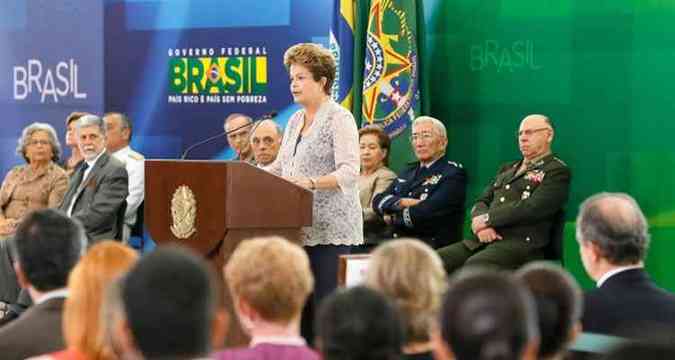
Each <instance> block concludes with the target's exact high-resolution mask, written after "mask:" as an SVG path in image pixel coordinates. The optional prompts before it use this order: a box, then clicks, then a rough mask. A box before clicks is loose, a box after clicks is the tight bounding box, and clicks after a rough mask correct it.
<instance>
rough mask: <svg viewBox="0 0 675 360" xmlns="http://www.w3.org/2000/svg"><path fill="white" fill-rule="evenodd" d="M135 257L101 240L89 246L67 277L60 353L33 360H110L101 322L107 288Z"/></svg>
mask: <svg viewBox="0 0 675 360" xmlns="http://www.w3.org/2000/svg"><path fill="white" fill-rule="evenodd" d="M137 259H138V254H136V252H135V251H134V250H133V249H131V248H129V247H127V246H124V245H122V244H121V243H119V242H116V241H112V240H105V241H102V242H99V243H97V244H96V245H94V246H92V247H91V248H90V249H89V251H87V253H86V254H85V255H84V256H83V257H82V258H81V259H80V261H79V262H78V264H77V265H76V266H75V268H74V269H73V271H72V272H71V273H70V276H69V277H68V298H67V299H66V303H65V307H64V310H63V331H64V334H63V336H64V339H65V342H66V349H65V350H64V351H60V352H56V353H53V354H50V355H46V356H41V357H39V358H37V359H41V360H48V359H55V360H58V359H82V360H84V359H87V360H94V359H113V358H115V357H114V352H113V351H112V347H111V345H110V344H108V343H106V340H107V339H108V337H107V336H105V335H106V331H107V327H106V324H104V323H103V321H101V319H103V317H102V316H101V312H102V306H103V301H104V299H105V296H106V290H107V287H108V285H110V284H111V283H113V282H114V281H115V280H116V279H117V278H119V277H120V276H122V275H124V274H125V273H126V272H127V271H128V270H129V269H131V267H132V266H133V265H134V264H135V263H136V260H137Z"/></svg>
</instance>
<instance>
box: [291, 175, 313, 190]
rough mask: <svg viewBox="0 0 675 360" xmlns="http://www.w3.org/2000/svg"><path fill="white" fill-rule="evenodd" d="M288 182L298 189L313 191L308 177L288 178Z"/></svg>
mask: <svg viewBox="0 0 675 360" xmlns="http://www.w3.org/2000/svg"><path fill="white" fill-rule="evenodd" d="M288 181H290V182H292V183H293V184H295V185H298V186H300V187H303V188H305V189H307V190H314V189H313V188H314V182H312V180H310V179H309V178H308V177H305V176H299V177H290V178H288Z"/></svg>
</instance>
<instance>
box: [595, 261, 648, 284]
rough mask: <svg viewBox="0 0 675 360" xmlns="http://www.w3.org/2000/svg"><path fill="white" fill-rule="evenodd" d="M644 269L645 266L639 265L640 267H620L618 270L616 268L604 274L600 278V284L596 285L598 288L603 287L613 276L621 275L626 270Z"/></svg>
mask: <svg viewBox="0 0 675 360" xmlns="http://www.w3.org/2000/svg"><path fill="white" fill-rule="evenodd" d="M643 267H644V265H642V264H639V265H629V266H619V267H617V268H615V269H612V270H610V271H608V272H606V273H604V274H603V275H602V276H601V277H600V279H599V280H598V282H597V283H596V286H597V287H601V286H602V284H604V283H605V282H606V281H607V279H609V278H611V277H612V276H614V275H616V274H618V273H620V272H624V271H626V270H633V269H642V268H643Z"/></svg>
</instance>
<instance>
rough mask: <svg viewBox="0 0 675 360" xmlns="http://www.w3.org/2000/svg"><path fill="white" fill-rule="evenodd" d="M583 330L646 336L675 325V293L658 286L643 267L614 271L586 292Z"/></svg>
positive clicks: (627, 335) (628, 335)
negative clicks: (662, 327) (603, 281)
mask: <svg viewBox="0 0 675 360" xmlns="http://www.w3.org/2000/svg"><path fill="white" fill-rule="evenodd" d="M582 324H583V329H584V332H592V333H600V334H609V335H616V336H624V337H647V336H649V335H653V334H652V333H653V332H654V331H658V330H656V329H657V327H658V326H666V327H675V295H673V294H671V293H669V292H667V291H665V290H663V289H661V288H659V287H657V286H656V285H655V284H654V283H653V282H652V281H651V279H650V278H649V275H648V274H647V273H646V272H645V271H644V270H643V269H634V270H625V271H622V272H620V273H618V274H615V275H613V276H612V277H610V278H609V279H607V281H605V283H603V284H602V286H601V287H599V288H596V289H593V290H590V291H588V292H586V293H585V294H584V315H583V318H582Z"/></svg>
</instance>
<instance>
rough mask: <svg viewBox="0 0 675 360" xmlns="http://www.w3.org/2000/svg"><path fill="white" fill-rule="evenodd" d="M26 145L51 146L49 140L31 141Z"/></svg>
mask: <svg viewBox="0 0 675 360" xmlns="http://www.w3.org/2000/svg"><path fill="white" fill-rule="evenodd" d="M26 144H28V145H37V144H40V145H45V146H47V145H49V144H50V143H49V140H29V141H28V142H27V143H26Z"/></svg>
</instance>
